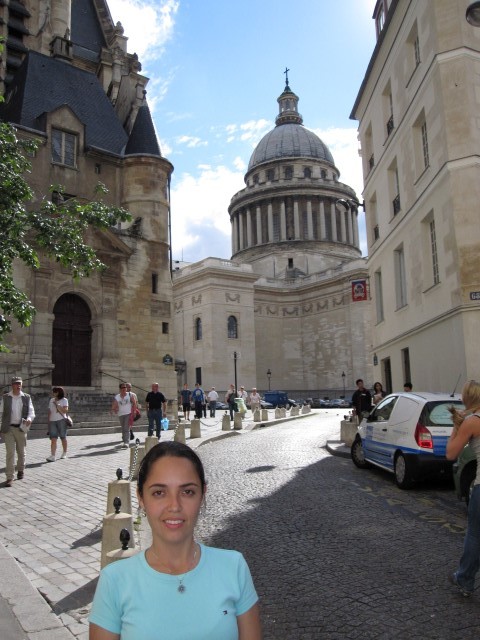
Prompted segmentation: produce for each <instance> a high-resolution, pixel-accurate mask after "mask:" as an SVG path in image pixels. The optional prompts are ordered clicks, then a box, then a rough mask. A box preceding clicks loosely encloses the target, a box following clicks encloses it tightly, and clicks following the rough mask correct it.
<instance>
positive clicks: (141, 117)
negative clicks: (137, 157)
mask: <svg viewBox="0 0 480 640" xmlns="http://www.w3.org/2000/svg"><path fill="white" fill-rule="evenodd" d="M137 153H141V154H150V155H153V156H161V155H162V154H161V152H160V146H159V144H158V140H157V134H156V133H155V127H154V126H153V121H152V116H151V114H150V109H149V108H148V106H147V105H146V104H143V105H142V106H141V107H140V109H139V110H138V113H137V117H136V119H135V123H134V125H133V129H132V132H131V134H130V138H129V139H128V143H127V146H126V149H125V155H126V156H129V155H133V154H137Z"/></svg>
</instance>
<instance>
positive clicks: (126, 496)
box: [106, 469, 132, 514]
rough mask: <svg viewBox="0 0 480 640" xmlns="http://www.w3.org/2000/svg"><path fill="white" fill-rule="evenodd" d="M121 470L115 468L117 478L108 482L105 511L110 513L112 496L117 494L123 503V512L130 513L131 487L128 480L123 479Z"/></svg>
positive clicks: (114, 496)
mask: <svg viewBox="0 0 480 640" xmlns="http://www.w3.org/2000/svg"><path fill="white" fill-rule="evenodd" d="M122 475H123V472H122V470H121V469H117V479H116V480H113V481H112V482H109V483H108V489H107V511H106V513H107V514H108V513H111V510H112V504H113V500H114V498H116V497H117V496H118V497H119V498H120V500H121V501H122V504H123V507H124V509H123V511H124V513H130V514H131V513H132V493H131V491H132V487H131V482H130V481H129V480H123V478H122Z"/></svg>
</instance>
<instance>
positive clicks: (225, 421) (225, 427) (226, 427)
mask: <svg viewBox="0 0 480 640" xmlns="http://www.w3.org/2000/svg"><path fill="white" fill-rule="evenodd" d="M230 430H231V427H230V416H229V415H228V413H225V414H224V416H223V418H222V431H230Z"/></svg>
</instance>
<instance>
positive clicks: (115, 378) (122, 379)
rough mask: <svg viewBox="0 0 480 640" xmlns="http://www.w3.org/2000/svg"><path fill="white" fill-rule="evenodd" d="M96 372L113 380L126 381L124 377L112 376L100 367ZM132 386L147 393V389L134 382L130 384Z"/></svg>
mask: <svg viewBox="0 0 480 640" xmlns="http://www.w3.org/2000/svg"><path fill="white" fill-rule="evenodd" d="M98 373H101V374H102V375H103V376H108V377H109V378H113V379H114V380H118V381H119V382H127V381H126V380H125V378H119V377H118V376H112V374H111V373H107V372H106V371H102V369H99V370H98ZM133 387H135V389H139V390H140V391H144V392H145V393H148V391H149V390H148V389H143V388H142V387H139V386H138V385H136V384H132V389H133Z"/></svg>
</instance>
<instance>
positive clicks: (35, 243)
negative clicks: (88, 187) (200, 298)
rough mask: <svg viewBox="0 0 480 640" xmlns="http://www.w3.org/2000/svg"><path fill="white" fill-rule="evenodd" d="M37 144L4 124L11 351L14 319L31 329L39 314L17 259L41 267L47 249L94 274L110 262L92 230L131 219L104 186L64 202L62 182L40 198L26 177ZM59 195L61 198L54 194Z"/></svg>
mask: <svg viewBox="0 0 480 640" xmlns="http://www.w3.org/2000/svg"><path fill="white" fill-rule="evenodd" d="M36 147H37V145H36V143H35V141H33V140H23V139H20V138H19V137H17V134H16V130H15V128H14V127H13V126H11V125H10V124H8V123H5V122H0V310H1V313H2V315H0V351H6V350H7V348H6V345H5V338H6V336H7V334H9V333H10V332H11V330H12V327H11V321H12V320H13V319H15V320H17V321H18V322H19V323H20V325H21V326H23V327H28V326H29V325H30V324H31V322H32V320H33V317H34V315H35V308H34V306H33V304H32V302H31V301H30V300H29V298H28V296H27V295H26V294H25V292H23V291H21V290H20V289H19V288H18V287H17V286H15V283H14V279H13V268H14V261H15V260H21V261H23V262H24V263H25V264H26V265H28V266H29V267H31V268H32V269H36V268H38V266H39V265H40V261H39V252H41V251H43V252H44V253H45V254H46V255H47V256H49V257H51V258H54V259H55V260H56V261H57V262H59V263H60V264H61V265H62V266H64V267H67V268H69V269H70V270H71V272H72V275H73V277H74V278H81V277H85V276H88V275H90V274H91V273H92V272H93V271H96V270H101V269H105V268H106V266H105V265H104V264H103V263H102V262H101V261H100V260H99V259H98V258H97V256H96V253H95V251H94V249H93V248H92V247H90V246H89V245H88V244H86V242H85V240H84V238H85V233H86V231H87V229H89V228H93V227H95V228H97V229H108V228H110V227H112V226H114V225H116V224H117V222H119V221H126V220H130V219H131V216H130V214H129V213H128V211H126V210H125V209H122V208H119V207H113V206H109V205H106V204H105V203H104V202H103V201H102V199H101V197H102V195H103V194H105V193H106V188H105V186H104V185H101V184H99V185H97V188H96V190H95V194H92V196H93V199H92V201H91V202H87V203H84V202H82V203H80V202H79V201H78V200H75V199H70V200H65V201H64V200H63V198H62V197H61V193H62V188H61V187H58V186H55V187H51V189H50V194H48V197H47V195H44V196H43V198H42V199H41V198H38V197H36V194H34V193H33V191H32V189H31V188H30V186H29V185H28V183H27V181H26V179H25V174H27V173H28V172H29V171H30V170H31V164H30V162H29V160H28V158H27V155H28V154H29V153H32V152H33V151H34V150H35V149H36ZM54 193H56V194H57V195H58V194H60V196H59V197H57V198H55V197H54V198H52V194H54ZM39 202H40V203H39ZM37 203H39V204H37Z"/></svg>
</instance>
